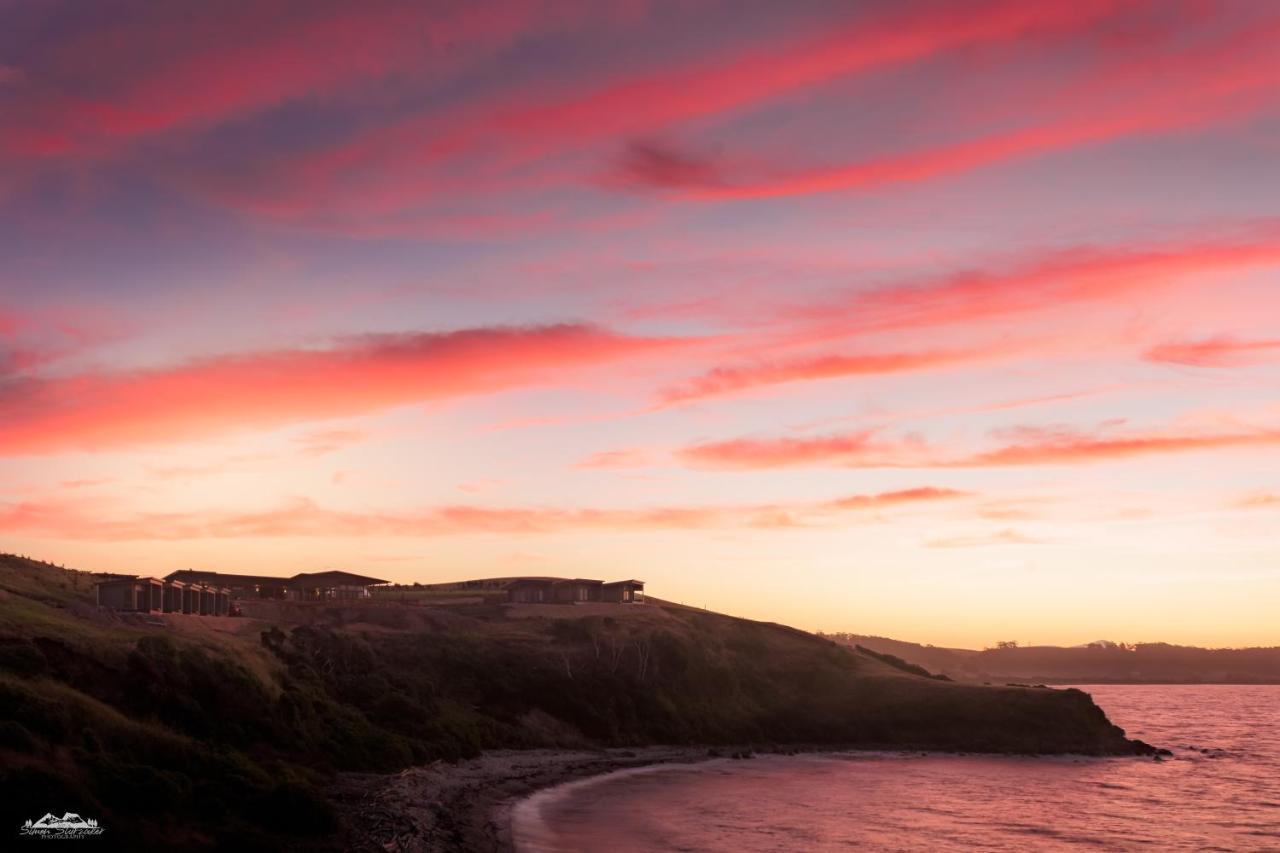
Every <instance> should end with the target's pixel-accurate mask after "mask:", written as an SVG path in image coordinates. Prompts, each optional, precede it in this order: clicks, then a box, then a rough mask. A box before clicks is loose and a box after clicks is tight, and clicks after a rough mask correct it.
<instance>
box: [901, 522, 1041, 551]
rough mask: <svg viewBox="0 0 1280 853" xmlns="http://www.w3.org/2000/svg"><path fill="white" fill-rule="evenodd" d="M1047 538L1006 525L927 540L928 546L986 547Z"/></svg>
mask: <svg viewBox="0 0 1280 853" xmlns="http://www.w3.org/2000/svg"><path fill="white" fill-rule="evenodd" d="M1046 541H1047V540H1044V539H1038V538H1036V537H1034V536H1028V535H1027V534H1025V533H1021V532H1019V531H1017V530H1014V529H1012V528H1008V527H1006V528H1005V529H1003V530H997V531H996V532H994V533H980V534H975V535H971V536H938V537H934V538H932V539H928V540H926V541H925V546H926V547H928V548H986V547H990V546H992V545H1043V544H1045V543H1046Z"/></svg>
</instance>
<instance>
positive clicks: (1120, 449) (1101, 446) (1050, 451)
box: [676, 427, 1280, 470]
mask: <svg viewBox="0 0 1280 853" xmlns="http://www.w3.org/2000/svg"><path fill="white" fill-rule="evenodd" d="M1006 435H1007V436H1008V439H1007V440H1006V442H1005V443H1004V444H1001V445H999V446H997V447H995V448H992V449H987V450H977V451H972V450H970V451H964V450H957V449H953V448H943V447H935V446H931V445H928V444H926V443H923V442H920V441H918V440H908V441H891V440H888V439H882V438H880V437H878V435H877V433H876V432H875V431H872V430H864V431H861V432H854V433H846V434H835V435H826V436H816V437H813V438H792V437H784V438H762V439H745V438H743V439H731V440H728V441H717V442H707V443H704V444H695V445H691V446H689V447H685V448H683V449H681V450H679V451H677V453H676V456H677V458H678V459H680V460H681V461H683V462H684V463H686V464H687V465H690V466H692V467H695V468H709V469H719V470H759V469H769V468H792V467H814V466H823V467H850V468H988V467H990V468H995V467H1009V466H1026V465H1072V464H1081V463H1091V462H1104V461H1115V460H1122V459H1132V458H1136V457H1141V456H1152V455H1158V454H1171V453H1188V452H1196V451H1211V450H1225V449H1233V448H1259V447H1272V446H1276V445H1280V429H1270V428H1232V429H1228V430H1223V431H1219V432H1212V431H1204V430H1178V429H1174V428H1168V429H1164V430H1152V431H1147V432H1130V433H1115V432H1111V431H1106V432H1101V433H1098V432H1094V433H1090V432H1082V431H1079V430H1073V429H1068V428H1063V427H1050V428H1043V427H1022V428H1019V429H1017V430H1011V431H1007V432H1006Z"/></svg>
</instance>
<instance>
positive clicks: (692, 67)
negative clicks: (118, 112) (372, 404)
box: [207, 0, 1116, 227]
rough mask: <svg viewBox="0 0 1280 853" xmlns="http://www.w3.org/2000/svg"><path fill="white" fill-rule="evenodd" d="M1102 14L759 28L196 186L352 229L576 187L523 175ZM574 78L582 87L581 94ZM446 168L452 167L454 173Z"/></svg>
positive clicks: (659, 169)
mask: <svg viewBox="0 0 1280 853" xmlns="http://www.w3.org/2000/svg"><path fill="white" fill-rule="evenodd" d="M1115 9H1116V4H1115V3H1113V2H1108V0H1093V2H1080V3H1073V4H1070V5H1046V4H1025V3H1017V2H1008V0H984V2H982V3H981V5H980V8H973V7H969V8H966V9H965V10H964V11H961V10H959V9H953V8H950V7H947V6H938V7H926V8H914V9H910V10H905V11H893V12H891V13H888V14H879V15H875V16H871V17H866V16H864V17H861V18H859V19H857V20H853V21H842V22H840V23H838V24H836V25H834V26H831V25H828V26H827V27H826V28H824V30H823V31H821V32H820V33H815V32H813V31H808V32H804V33H800V34H796V33H789V34H778V33H772V34H770V37H769V38H768V39H767V41H763V42H760V43H753V44H749V45H746V46H742V47H739V48H737V49H736V50H734V51H731V52H728V53H726V54H725V55H722V56H718V57H712V58H710V59H708V58H706V57H705V56H703V55H699V56H697V57H696V58H694V59H692V60H684V61H681V62H677V63H674V64H670V65H668V66H666V67H662V68H660V69H654V68H644V69H640V70H628V71H623V72H613V73H610V74H605V75H604V78H605V79H604V80H603V81H601V82H597V81H595V80H594V79H592V78H591V77H590V76H588V75H584V76H583V77H580V78H579V80H576V81H575V82H574V83H573V84H571V85H569V86H567V87H566V86H564V85H563V84H561V85H560V86H551V85H546V84H544V85H541V86H539V85H536V84H531V85H530V86H528V87H527V88H524V89H520V90H516V91H502V92H499V93H498V94H496V95H489V96H487V97H486V96H481V97H477V98H475V99H472V100H471V101H469V102H467V103H465V104H463V105H462V106H461V107H458V108H454V109H445V110H442V111H436V112H433V113H430V114H426V115H420V116H412V117H409V118H407V119H404V120H402V121H399V122H397V123H393V124H391V125H386V126H379V127H375V128H372V129H370V130H367V131H365V132H361V133H358V134H356V135H354V136H353V137H352V138H350V139H348V140H346V141H344V142H342V143H340V144H338V145H336V146H333V147H331V148H328V149H324V150H321V151H318V152H315V153H311V154H302V155H299V156H297V157H294V158H292V159H291V160H290V161H289V162H288V163H286V164H284V165H283V166H281V168H277V169H272V171H271V174H270V175H262V176H255V177H254V178H253V179H251V180H249V181H246V182H242V183H240V184H238V185H236V186H231V185H226V184H221V185H217V186H214V185H210V186H209V187H208V188H207V189H208V191H209V192H211V193H212V194H213V196H214V197H218V198H220V199H221V200H222V201H223V202H224V203H228V204H231V205H232V206H235V207H238V208H242V209H245V210H249V211H252V212H254V213H257V214H259V215H266V216H272V217H274V218H280V219H285V220H290V221H299V222H306V223H310V222H311V221H313V220H316V219H318V220H320V221H322V222H323V221H325V220H330V221H336V222H340V223H345V222H350V223H352V224H353V225H355V226H357V227H359V226H360V225H361V224H362V223H368V222H369V221H370V220H371V219H373V220H375V221H381V220H382V218H384V217H387V216H390V215H392V214H394V213H396V212H399V211H406V210H410V209H415V208H418V209H420V208H421V207H422V206H424V205H426V204H427V203H429V202H431V201H432V200H439V199H441V198H448V199H455V198H457V197H458V196H459V195H460V194H472V195H474V194H475V193H477V192H481V191H484V190H489V191H499V190H500V191H501V192H502V194H503V196H504V197H508V198H509V197H510V194H511V193H512V192H513V191H514V190H516V189H541V188H545V187H547V186H549V185H563V184H565V183H566V182H574V183H576V182H580V181H581V180H582V177H583V175H582V168H581V167H573V168H571V170H570V171H568V172H564V173H560V172H558V171H556V170H552V171H551V172H546V171H542V172H537V173H536V174H533V173H530V171H529V170H528V169H527V168H526V167H527V166H528V164H529V163H531V162H534V161H541V162H544V163H545V162H547V161H551V160H555V159H556V158H558V157H562V156H563V155H565V154H567V153H571V152H575V151H581V150H582V149H584V148H586V147H589V146H590V145H591V144H593V143H595V142H598V141H601V140H609V139H624V138H627V137H631V136H637V135H638V136H641V137H647V136H650V135H653V134H658V133H661V132H662V131H663V130H664V129H666V128H668V127H669V126H671V125H674V124H677V123H680V122H689V121H693V120H699V119H705V118H707V117H711V116H716V115H722V114H725V113H728V112H730V111H734V110H740V109H745V108H749V107H751V106H757V105H760V104H762V103H765V102H768V101H771V100H773V99H775V98H778V97H780V96H783V95H786V94H788V93H791V92H794V91H797V90H802V89H805V88H809V87H813V86H816V85H819V84H822V83H825V82H828V81H830V80H834V79H838V78H843V77H848V76H851V75H856V74H859V73H864V72H869V71H872V70H875V69H879V68H883V67H887V66H892V65H896V64H900V63H905V62H911V61H916V60H920V59H923V58H927V57H929V56H932V55H935V54H937V53H940V52H944V51H950V50H954V49H958V48H962V47H965V46H971V45H975V44H987V43H998V42H1011V41H1015V40H1026V39H1029V38H1038V37H1052V36H1054V35H1058V34H1062V33H1067V32H1076V31H1080V30H1082V29H1083V28H1084V27H1086V26H1088V25H1089V24H1090V23H1094V22H1096V21H1098V20H1099V19H1101V18H1103V17H1105V16H1107V15H1108V14H1110V13H1113V12H1114V11H1115ZM582 79H591V80H592V82H591V83H589V84H588V85H586V86H584V85H582V83H581V82H580V80H582ZM639 145H640V146H641V150H640V161H639V162H638V163H636V162H635V158H634V157H633V158H632V161H633V166H636V167H637V168H638V169H639V172H640V173H641V174H642V175H643V176H645V177H648V178H654V177H661V176H664V175H666V176H672V175H674V174H675V173H676V172H681V173H684V174H685V176H686V177H687V176H688V173H689V172H690V170H693V171H697V165H696V164H695V163H692V162H689V161H687V160H686V161H684V162H679V161H677V159H673V158H671V157H669V156H664V152H663V151H662V150H661V149H653V150H651V151H649V152H648V154H647V155H646V154H645V153H644V151H643V146H644V145H645V143H639ZM460 162H465V163H466V168H465V169H463V170H461V172H460V170H459V168H458V164H459V163H460ZM375 166H376V168H374V167H375ZM557 168H559V167H557ZM460 175H465V181H462V180H461V178H460ZM339 227H343V226H341V225H340V226H339Z"/></svg>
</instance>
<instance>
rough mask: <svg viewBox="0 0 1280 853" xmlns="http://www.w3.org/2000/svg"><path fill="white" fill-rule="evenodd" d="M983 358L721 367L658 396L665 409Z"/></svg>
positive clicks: (941, 354)
mask: <svg viewBox="0 0 1280 853" xmlns="http://www.w3.org/2000/svg"><path fill="white" fill-rule="evenodd" d="M983 354H986V353H981V354H980V353H979V352H977V351H974V352H960V351H938V352H891V353H869V354H862V355H819V356H812V357H809V358H800V359H794V360H789V361H779V362H766V363H756V364H747V365H738V366H725V367H717V368H714V369H712V370H710V371H708V372H707V373H704V374H702V375H700V376H697V377H694V378H693V379H690V380H688V381H686V382H683V383H681V384H679V385H673V386H670V387H668V388H664V389H663V390H662V391H660V392H659V393H658V400H659V402H660V403H661V404H664V405H669V404H675V403H688V402H693V401H697V400H705V399H707V398H709V397H722V396H726V395H731V394H736V393H740V392H744V391H750V390H753V389H758V388H763V387H772V386H777V385H784V384H790V383H794V382H811V381H816V380H821V379H839V378H845V377H850V376H876V375H884V374H890V373H905V372H908V371H918V370H925V369H928V368H935V367H945V366H948V365H954V364H959V363H963V362H970V361H973V360H975V359H977V358H980V357H981V355H983Z"/></svg>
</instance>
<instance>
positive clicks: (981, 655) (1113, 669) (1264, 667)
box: [824, 634, 1280, 684]
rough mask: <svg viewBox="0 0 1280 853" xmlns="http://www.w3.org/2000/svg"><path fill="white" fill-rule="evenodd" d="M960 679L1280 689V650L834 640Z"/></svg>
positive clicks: (858, 637) (847, 637) (1102, 643)
mask: <svg viewBox="0 0 1280 853" xmlns="http://www.w3.org/2000/svg"><path fill="white" fill-rule="evenodd" d="M824 636H826V637H828V638H829V639H832V640H835V641H836V642H839V643H842V644H844V645H847V646H851V647H852V646H864V647H866V648H869V649H873V650H875V651H878V652H881V653H885V654H892V655H895V656H897V657H899V658H902V659H903V660H906V661H909V662H911V663H914V664H918V665H920V666H922V667H924V668H925V669H928V670H930V671H932V672H937V673H943V674H945V675H947V676H948V677H950V678H953V679H956V680H960V681H985V682H991V683H998V684H1004V683H1008V682H1019V683H1032V684H1280V647H1270V648H1250V649H1201V648H1196V647H1194V646H1173V645H1169V644H1168V643H1137V644H1134V645H1128V644H1124V643H1111V642H1106V641H1099V642H1096V643H1090V644H1088V645H1086V646H1072V647H1070V648H1063V647H1060V646H1018V647H1008V648H995V649H985V650H983V651H975V650H972V649H949V648H943V647H939V646H925V645H921V644H919V643H909V642H904V641H902V640H891V639H889V638H887V637H868V636H864V635H861V634H827V635H824Z"/></svg>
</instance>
